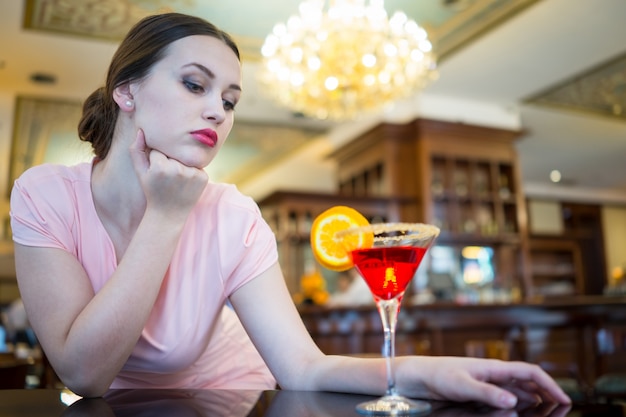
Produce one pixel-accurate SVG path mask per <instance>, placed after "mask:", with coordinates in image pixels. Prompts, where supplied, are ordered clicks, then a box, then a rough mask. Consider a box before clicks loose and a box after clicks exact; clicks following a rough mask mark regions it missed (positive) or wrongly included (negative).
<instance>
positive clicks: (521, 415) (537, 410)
mask: <svg viewBox="0 0 626 417" xmlns="http://www.w3.org/2000/svg"><path fill="white" fill-rule="evenodd" d="M364 399H366V397H365V396H359V395H352V394H340V393H327V392H299V391H266V392H261V391H229V390H160V389H158V390H157V389H154V390H113V391H110V392H109V393H108V394H107V395H105V396H104V397H103V398H83V399H80V400H78V401H76V402H75V403H73V404H71V405H70V406H69V407H68V408H67V409H66V410H65V411H64V413H63V415H62V417H87V416H95V417H126V416H139V417H140V416H151V417H160V416H163V417H166V416H168V417H169V416H177V417H200V416H212V417H226V416H228V417H284V416H290V417H313V416H325V417H334V416H337V417H339V416H341V417H345V416H358V415H359V414H358V413H357V412H356V411H355V406H356V405H357V404H358V403H360V402H362V401H363V400H364ZM432 405H433V410H432V412H431V413H430V414H428V416H429V417H474V416H481V417H564V416H566V415H567V414H568V412H569V410H570V407H569V406H558V405H555V404H541V405H538V406H528V405H520V406H519V407H518V408H517V409H516V410H494V409H491V408H489V407H485V406H483V405H479V404H453V403H445V402H436V401H434V402H432ZM578 415H580V414H578Z"/></svg>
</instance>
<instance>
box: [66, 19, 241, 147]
mask: <svg viewBox="0 0 626 417" xmlns="http://www.w3.org/2000/svg"><path fill="white" fill-rule="evenodd" d="M192 35H207V36H212V37H214V38H217V39H220V40H221V41H223V42H224V43H225V44H226V45H227V46H229V47H230V48H231V49H232V50H233V52H234V53H235V55H237V58H238V59H241V58H240V56H239V50H238V48H237V45H236V44H235V42H234V41H233V39H232V38H231V37H230V36H229V35H228V34H227V33H226V32H224V31H222V30H220V29H218V28H217V27H216V26H215V25H213V24H212V23H210V22H208V21H206V20H204V19H201V18H199V17H195V16H189V15H185V14H180V13H164V14H158V15H154V16H148V17H146V18H144V19H142V20H141V21H139V22H138V23H137V24H136V25H135V26H133V27H132V28H131V29H130V31H129V32H128V34H127V35H126V37H125V38H124V40H123V41H122V43H121V44H120V46H119V48H118V49H117V51H116V52H115V55H113V58H112V60H111V64H110V66H109V71H108V73H107V78H106V83H105V85H104V87H100V88H98V89H97V90H96V91H94V92H93V93H92V94H91V95H90V96H89V97H88V98H87V100H85V102H84V103H83V115H82V117H81V120H80V123H79V124H78V136H79V137H80V139H81V140H83V141H85V142H91V146H92V148H93V151H94V153H95V155H96V157H98V158H99V159H104V158H105V157H106V156H107V154H108V152H109V149H110V148H111V141H112V139H113V131H114V129H115V123H116V121H117V115H118V112H119V108H118V106H117V103H116V102H115V101H114V100H113V91H114V90H115V88H117V87H119V86H120V85H122V84H124V83H128V82H133V81H139V80H141V79H143V78H144V77H146V76H147V75H148V73H149V72H150V70H151V68H152V66H153V65H154V64H156V63H157V62H159V61H160V60H161V59H162V58H163V56H164V54H165V51H166V48H167V47H168V46H169V45H170V44H171V43H172V42H174V41H177V40H179V39H182V38H185V37H187V36H192Z"/></svg>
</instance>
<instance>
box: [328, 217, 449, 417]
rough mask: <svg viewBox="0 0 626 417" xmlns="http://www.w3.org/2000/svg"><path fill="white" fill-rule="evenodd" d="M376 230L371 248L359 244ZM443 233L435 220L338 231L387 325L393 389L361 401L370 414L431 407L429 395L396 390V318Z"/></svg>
mask: <svg viewBox="0 0 626 417" xmlns="http://www.w3.org/2000/svg"><path fill="white" fill-rule="evenodd" d="M363 235H372V236H373V241H374V244H373V246H372V247H370V248H354V246H353V245H354V242H355V241H369V240H368V239H356V238H355V237H357V236H363ZM438 235H439V229H438V228H437V227H435V226H431V225H427V224H421V223H379V224H370V225H368V226H363V227H355V228H351V229H348V230H344V231H341V232H338V233H337V234H336V235H335V236H336V238H337V239H338V240H339V241H341V242H345V245H344V247H345V248H346V250H347V251H350V253H351V256H352V261H353V263H354V267H355V268H356V270H357V271H358V272H359V274H360V275H361V277H363V279H364V280H365V281H366V282H367V285H368V286H369V288H370V291H371V292H372V295H373V296H374V300H375V301H376V306H377V307H378V311H379V313H380V317H381V320H382V322H383V329H384V335H385V338H384V346H383V355H384V356H385V358H386V360H387V393H386V394H385V395H384V396H383V397H381V398H379V399H376V400H373V401H367V402H364V403H361V404H359V405H358V406H357V411H358V412H360V413H362V414H368V415H379V416H380V415H394V416H398V415H417V414H422V413H426V412H429V411H430V409H431V407H430V404H429V403H427V402H425V401H415V400H409V399H408V398H405V397H403V396H401V395H399V394H398V392H397V390H396V382H395V372H394V365H393V359H394V356H395V333H396V329H395V324H396V319H397V316H398V311H399V310H400V303H401V301H402V297H403V296H404V292H405V291H406V288H407V286H408V284H409V282H411V280H412V279H413V276H414V275H415V272H416V271H417V268H418V267H419V265H420V263H421V261H422V259H423V258H424V255H425V254H426V251H427V250H428V248H429V247H430V246H431V245H432V243H433V242H434V241H435V238H436V237H437V236H438Z"/></svg>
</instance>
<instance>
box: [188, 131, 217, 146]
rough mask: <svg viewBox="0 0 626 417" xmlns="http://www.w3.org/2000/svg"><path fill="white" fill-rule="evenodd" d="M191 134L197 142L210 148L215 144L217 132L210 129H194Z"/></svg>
mask: <svg viewBox="0 0 626 417" xmlns="http://www.w3.org/2000/svg"><path fill="white" fill-rule="evenodd" d="M191 136H193V137H194V139H195V140H197V141H198V142H200V143H202V144H204V145H206V146H210V147H211V148H213V147H214V146H215V145H217V133H215V131H214V130H212V129H202V130H195V131H193V132H191Z"/></svg>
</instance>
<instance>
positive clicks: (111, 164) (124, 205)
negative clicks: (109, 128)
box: [91, 140, 146, 238]
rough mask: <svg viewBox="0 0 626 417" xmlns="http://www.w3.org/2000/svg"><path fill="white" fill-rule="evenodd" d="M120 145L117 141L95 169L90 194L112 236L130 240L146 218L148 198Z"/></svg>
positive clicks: (128, 155)
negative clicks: (144, 215)
mask: <svg viewBox="0 0 626 417" xmlns="http://www.w3.org/2000/svg"><path fill="white" fill-rule="evenodd" d="M121 142H122V141H119V140H114V141H113V145H112V146H111V149H110V150H109V153H108V155H107V157H106V158H104V159H102V160H100V161H99V162H98V163H97V164H95V165H94V166H93V168H92V174H91V191H92V195H93V199H94V205H95V207H96V212H97V213H98V216H99V217H100V221H101V222H102V224H103V225H104V226H105V228H106V229H107V231H108V232H109V234H111V235H113V234H115V235H121V236H127V237H128V238H130V237H132V235H133V234H134V232H135V230H136V229H137V226H138V225H139V223H140V222H141V219H142V218H143V214H144V211H145V208H146V199H145V197H144V193H143V190H142V189H141V185H140V184H139V180H138V178H137V175H136V173H135V170H134V169H133V165H132V161H131V158H130V154H129V152H128V146H124V144H123V143H121ZM116 145H117V146H116Z"/></svg>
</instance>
